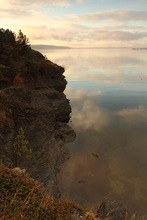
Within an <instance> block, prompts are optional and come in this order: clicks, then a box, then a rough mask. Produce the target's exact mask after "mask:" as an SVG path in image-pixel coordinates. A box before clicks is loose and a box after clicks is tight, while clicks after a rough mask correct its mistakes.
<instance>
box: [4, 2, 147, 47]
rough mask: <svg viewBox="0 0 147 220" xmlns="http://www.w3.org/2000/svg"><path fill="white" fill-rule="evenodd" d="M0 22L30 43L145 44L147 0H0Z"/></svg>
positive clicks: (104, 45)
mask: <svg viewBox="0 0 147 220" xmlns="http://www.w3.org/2000/svg"><path fill="white" fill-rule="evenodd" d="M0 26H1V28H4V29H7V28H8V29H10V30H12V31H14V32H15V33H16V34H17V33H18V31H19V30H20V29H21V31H22V32H23V33H24V34H26V36H27V37H28V38H29V40H30V43H31V44H32V45H33V44H45V45H56V46H69V47H78V48H79V47H81V48H83V47H94V48H95V47H147V0H36V1H35V0H25V1H22V0H0Z"/></svg>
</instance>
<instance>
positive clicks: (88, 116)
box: [72, 100, 110, 132]
mask: <svg viewBox="0 0 147 220" xmlns="http://www.w3.org/2000/svg"><path fill="white" fill-rule="evenodd" d="M72 120H73V121H76V125H75V127H76V128H78V129H81V130H88V129H93V130H96V131H98V132H99V131H101V130H102V129H104V128H105V127H107V126H108V124H109V123H110V117H109V115H108V113H107V111H106V110H104V109H101V108H100V107H98V106H96V105H95V104H94V103H93V102H92V101H90V100H85V101H82V107H81V108H80V109H79V108H78V107H77V108H74V109H73V116H72Z"/></svg>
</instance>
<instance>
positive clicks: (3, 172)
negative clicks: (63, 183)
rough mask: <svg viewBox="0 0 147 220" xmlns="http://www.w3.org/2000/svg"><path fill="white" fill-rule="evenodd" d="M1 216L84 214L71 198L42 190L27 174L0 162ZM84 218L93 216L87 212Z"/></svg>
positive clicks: (30, 218) (66, 219) (28, 219)
mask: <svg viewBox="0 0 147 220" xmlns="http://www.w3.org/2000/svg"><path fill="white" fill-rule="evenodd" d="M0 198H1V202H0V219H2V220H4V219H9V220H12V219H17V220H19V219H23V220H34V219H35V220H48V219H49V220H55V219H57V220H70V219H78V218H77V216H79V215H83V214H84V211H83V210H82V208H81V207H80V206H79V205H78V204H75V203H74V202H71V201H61V200H58V199H55V198H53V197H51V196H48V195H46V194H45V192H44V189H43V187H42V186H41V185H40V184H39V183H38V182H37V181H35V180H33V179H30V178H29V177H28V176H27V175H26V174H24V173H23V172H21V170H20V171H19V172H18V171H17V170H15V169H9V168H6V167H5V166H4V165H2V164H0ZM86 216H87V217H85V218H84V219H87V220H93V219H94V218H92V217H91V216H92V215H90V214H88V213H87V214H86Z"/></svg>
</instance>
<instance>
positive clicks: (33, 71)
mask: <svg viewBox="0 0 147 220" xmlns="http://www.w3.org/2000/svg"><path fill="white" fill-rule="evenodd" d="M30 54H31V55H30V56H31V62H30V63H29V64H27V65H28V66H26V62H25V61H24V57H23V56H22V57H17V54H15V58H14V57H13V56H10V57H9V63H6V61H5V62H3V63H1V64H0V65H1V68H0V75H1V78H3V80H0V81H1V83H0V101H1V102H0V113H1V115H3V116H4V117H3V120H2V121H0V155H1V156H0V159H1V160H2V161H3V162H4V163H10V164H11V166H12V167H15V166H18V167H23V168H24V169H26V170H27V172H28V173H29V175H30V176H31V177H32V178H34V179H37V180H39V181H40V182H41V183H42V184H43V186H44V187H45V188H46V190H47V191H48V192H49V193H50V194H51V195H54V196H55V197H59V196H60V192H59V190H58V186H57V185H58V184H57V179H56V174H57V173H58V172H60V169H61V165H62V163H64V162H65V161H66V160H67V159H69V150H68V148H67V147H66V146H65V145H64V143H67V142H70V141H73V140H74V139H75V136H76V135H75V132H74V131H73V130H72V128H70V127H69V126H68V124H67V123H68V122H69V120H70V113H71V106H70V102H69V100H68V99H67V98H66V96H65V94H64V93H63V91H64V89H65V87H66V84H67V81H66V79H65V77H64V75H63V73H64V68H63V67H61V66H58V65H57V64H54V63H52V62H51V61H49V60H46V59H45V58H44V56H43V55H42V54H41V53H40V52H38V51H35V50H32V49H31V52H30ZM5 60H6V59H5ZM11 73H13V74H11ZM10 76H11V77H10ZM19 128H23V129H24V130H25V135H26V138H27V140H28V141H29V146H30V147H31V148H32V157H31V160H26V159H23V158H20V159H18V161H17V164H15V160H14V151H13V142H14V139H15V137H16V134H17V131H18V130H19Z"/></svg>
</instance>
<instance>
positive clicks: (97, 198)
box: [43, 49, 147, 214]
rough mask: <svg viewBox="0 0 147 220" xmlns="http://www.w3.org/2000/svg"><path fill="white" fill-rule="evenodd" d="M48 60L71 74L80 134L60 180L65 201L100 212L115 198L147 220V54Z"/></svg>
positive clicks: (75, 53)
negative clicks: (100, 207) (107, 198)
mask: <svg viewBox="0 0 147 220" xmlns="http://www.w3.org/2000/svg"><path fill="white" fill-rule="evenodd" d="M43 54H44V55H47V57H48V58H49V59H50V60H52V61H53V62H56V63H57V64H59V65H63V66H65V68H66V72H65V76H66V79H67V81H68V85H67V88H66V91H65V93H66V95H67V98H68V99H70V100H71V106H72V115H71V116H72V119H71V120H72V122H71V126H72V127H73V128H74V130H75V131H76V134H77V138H76V140H75V142H74V143H71V144H69V147H70V150H71V158H70V160H68V161H67V162H66V163H65V164H64V165H63V168H62V172H61V173H60V176H59V180H60V189H61V192H62V198H64V199H69V198H70V199H73V200H75V201H78V202H79V203H81V204H82V205H83V206H85V207H88V208H92V209H97V208H98V206H99V204H100V203H101V202H102V201H103V200H104V199H105V198H106V197H110V198H112V199H116V200H119V201H120V202H122V203H124V204H126V205H127V206H128V209H129V210H130V211H132V212H135V211H137V212H138V213H139V214H145V213H146V214H147V51H145V50H144V51H139V50H131V49H126V50H114V49H111V50H110V49H107V50H106V49H103V50H101V49H97V50H93V49H91V50H87V49H83V50H77V49H75V50H52V51H44V52H43Z"/></svg>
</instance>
